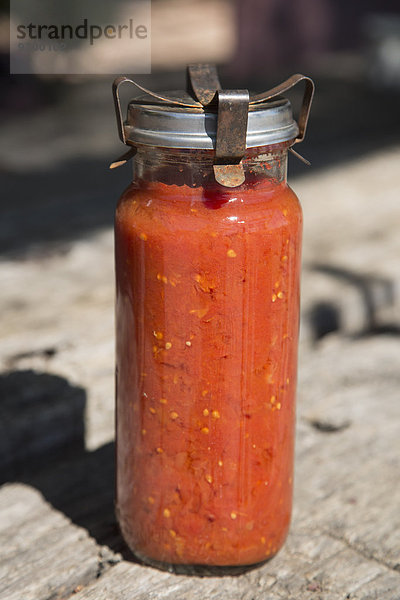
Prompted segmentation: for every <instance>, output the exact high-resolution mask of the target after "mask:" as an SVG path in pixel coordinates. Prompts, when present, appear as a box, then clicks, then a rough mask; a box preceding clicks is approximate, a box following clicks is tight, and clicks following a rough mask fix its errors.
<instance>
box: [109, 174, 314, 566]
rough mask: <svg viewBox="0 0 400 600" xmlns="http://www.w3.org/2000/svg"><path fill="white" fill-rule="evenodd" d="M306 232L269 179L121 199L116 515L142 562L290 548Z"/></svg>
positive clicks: (149, 191) (242, 556) (292, 202)
mask: <svg viewBox="0 0 400 600" xmlns="http://www.w3.org/2000/svg"><path fill="white" fill-rule="evenodd" d="M301 222H302V217H301V209H300V206H299V203H298V200H297V197H296V196H295V194H294V193H293V192H292V190H291V189H290V188H289V187H288V186H287V185H286V183H285V182H281V183H280V182H276V181H274V180H273V179H269V178H263V179H260V180H259V181H257V182H256V183H254V182H250V183H244V184H243V185H241V186H240V187H239V188H234V189H227V188H222V186H218V184H215V185H214V186H213V187H211V188H207V189H205V188H203V187H189V186H187V185H182V186H177V185H166V184H163V183H159V182H152V183H146V185H143V184H140V183H134V184H132V185H131V186H130V187H129V188H128V189H127V190H126V192H125V193H124V194H123V196H122V198H121V200H120V202H119V205H118V208H117V213H116V223H115V229H116V273H117V304H116V325H117V512H118V518H119V522H120V525H121V529H122V532H123V534H124V537H125V539H126V540H127V542H128V544H129V545H130V547H131V548H132V550H133V551H134V552H135V553H137V554H138V555H139V556H142V557H145V558H147V559H150V560H154V561H162V562H166V563H175V564H182V563H183V564H205V565H232V566H234V565H246V564H254V563H257V562H260V561H263V560H265V559H266V558H268V557H270V556H272V555H274V554H275V553H276V552H277V550H278V549H279V548H280V547H281V545H282V544H283V542H284V539H285V537H286V534H287V531H288V527H289V521H290V513H291V502H292V477H293V444H294V420H295V409H294V401H295V386H296V364H297V338H298V325H299V277H300V246H301V239H300V238H301Z"/></svg>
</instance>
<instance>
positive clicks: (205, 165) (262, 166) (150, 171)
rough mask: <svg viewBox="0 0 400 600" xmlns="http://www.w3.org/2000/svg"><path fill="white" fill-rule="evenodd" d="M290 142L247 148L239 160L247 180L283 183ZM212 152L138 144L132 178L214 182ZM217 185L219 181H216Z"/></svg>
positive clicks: (190, 183) (198, 183)
mask: <svg viewBox="0 0 400 600" xmlns="http://www.w3.org/2000/svg"><path fill="white" fill-rule="evenodd" d="M289 146H290V144H289V143H285V144H276V145H274V146H263V147H258V148H249V149H247V150H246V155H245V156H244V158H243V160H242V164H243V167H244V172H245V176H246V182H245V184H243V185H246V183H251V182H257V181H258V180H260V179H265V178H268V179H271V180H273V181H274V182H275V183H277V184H278V183H285V182H286V176H287V150H288V147H289ZM213 164H214V152H213V151H212V150H188V149H180V148H179V149H177V148H158V147H157V148H156V147H153V146H138V147H137V153H136V155H135V159H134V179H135V180H136V181H142V182H143V183H151V182H154V183H155V182H160V183H164V184H167V185H187V186H189V187H205V186H210V185H213V184H214V183H215V178H214V172H213ZM216 185H218V184H216Z"/></svg>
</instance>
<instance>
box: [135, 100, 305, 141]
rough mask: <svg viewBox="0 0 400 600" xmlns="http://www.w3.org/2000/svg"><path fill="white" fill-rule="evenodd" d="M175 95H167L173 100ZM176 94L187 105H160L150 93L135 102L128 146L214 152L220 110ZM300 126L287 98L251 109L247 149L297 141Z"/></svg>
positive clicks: (162, 103) (251, 106) (252, 106)
mask: <svg viewBox="0 0 400 600" xmlns="http://www.w3.org/2000/svg"><path fill="white" fill-rule="evenodd" d="M174 94H175V92H166V95H168V97H170V98H171V97H173V95H174ZM176 95H177V96H178V97H179V98H180V99H182V100H184V101H185V102H186V103H187V104H190V103H191V101H192V102H193V106H192V107H190V106H178V105H174V104H166V103H165V102H157V100H156V99H155V98H154V97H151V96H150V95H148V94H145V95H142V96H139V97H137V98H135V99H134V100H132V101H131V102H130V104H129V106H128V117H127V120H126V122H125V124H124V125H125V127H124V128H125V132H126V141H127V143H128V144H132V145H135V144H145V145H149V146H161V147H164V148H193V149H202V150H212V149H215V146H216V138H217V116H218V111H217V108H216V107H215V106H214V107H207V106H206V107H203V106H202V107H199V106H198V104H197V103H195V102H194V101H193V99H192V98H191V96H189V94H187V93H186V92H176ZM298 133H299V127H298V125H297V123H296V121H295V120H294V118H293V112H292V107H291V104H290V102H289V100H287V99H286V98H277V99H275V100H272V101H269V102H262V103H260V104H253V105H250V106H249V114H248V122H247V133H246V147H247V148H254V147H257V146H269V145H271V144H279V143H282V142H288V141H291V140H294V139H295V138H296V137H297V135H298Z"/></svg>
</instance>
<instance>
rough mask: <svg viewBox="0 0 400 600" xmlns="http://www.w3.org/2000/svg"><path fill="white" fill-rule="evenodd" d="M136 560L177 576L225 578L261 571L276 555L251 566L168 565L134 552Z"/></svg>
mask: <svg viewBox="0 0 400 600" xmlns="http://www.w3.org/2000/svg"><path fill="white" fill-rule="evenodd" d="M133 554H134V556H135V558H137V559H138V560H139V561H140V562H141V563H143V565H147V566H149V567H154V568H155V569H159V570H160V571H167V572H168V573H174V574H175V575H187V576H197V577H225V576H231V577H234V576H237V575H243V574H244V573H248V572H249V571H253V570H254V569H259V568H260V567H262V566H263V565H265V564H266V563H267V562H269V561H270V560H271V558H273V557H274V556H275V554H273V555H271V556H268V558H266V559H265V560H262V561H260V562H257V563H253V564H250V565H201V564H175V563H168V562H163V561H159V560H154V559H152V558H149V557H148V556H145V555H143V554H141V553H140V552H133Z"/></svg>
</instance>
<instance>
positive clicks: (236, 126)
mask: <svg viewBox="0 0 400 600" xmlns="http://www.w3.org/2000/svg"><path fill="white" fill-rule="evenodd" d="M187 74H188V90H187V92H180V91H174V92H163V93H162V94H159V93H155V92H151V91H149V90H147V89H146V88H144V87H143V86H141V85H139V84H138V83H136V82H135V81H133V80H132V79H129V78H128V77H125V76H121V77H118V78H117V79H116V80H115V81H114V83H113V95H114V106H115V112H116V116H117V124H118V132H119V136H120V138H121V140H122V141H123V142H124V143H125V144H127V145H129V146H133V148H132V149H131V150H130V151H129V152H128V153H126V154H124V155H123V156H122V157H121V159H120V160H119V161H117V162H115V163H113V165H112V166H113V167H114V166H118V165H120V164H123V163H124V162H126V160H128V159H129V158H131V157H132V156H133V155H134V153H135V146H136V145H139V144H145V145H148V146H161V147H164V148H187V149H195V150H197V149H198V150H202V149H205V150H214V162H213V170H214V175H215V179H216V181H217V182H218V183H220V184H221V185H224V186H226V187H237V186H239V185H241V184H242V183H243V182H244V180H245V173H244V168H243V164H242V159H243V157H244V156H245V152H246V148H254V147H260V146H270V145H273V144H279V143H283V142H289V143H290V145H292V144H294V143H297V142H301V141H302V140H303V139H304V135H305V131H306V127H307V121H308V115H309V112H310V107H311V102H312V98H313V94H314V84H313V82H312V80H311V79H310V78H309V77H306V76H304V75H300V74H297V75H292V77H290V78H289V79H287V80H286V81H284V82H282V83H281V84H279V85H277V86H275V87H274V88H272V89H270V90H267V91H266V92H263V93H261V94H250V93H249V92H248V90H239V89H238V90H224V89H222V87H221V84H220V82H219V78H218V73H217V69H216V67H215V65H201V64H196V65H188V69H187ZM301 81H304V82H305V91H304V96H303V103H302V107H301V110H300V114H299V119H298V122H296V121H295V120H294V118H293V114H292V109H291V105H290V102H289V101H288V100H287V99H285V98H283V97H282V96H281V95H282V94H283V93H285V92H287V91H288V90H290V89H291V88H292V87H294V86H295V85H297V84H298V83H300V82H301ZM126 82H127V83H131V84H133V85H134V86H136V88H138V89H140V90H141V91H142V92H144V93H145V94H144V95H142V96H139V97H138V98H135V99H134V100H132V101H131V102H130V104H129V106H128V117H127V120H126V121H125V122H124V120H123V117H122V111H121V103H120V98H119V91H118V90H119V87H120V86H121V85H122V84H123V83H126Z"/></svg>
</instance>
